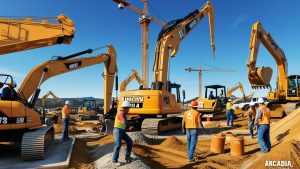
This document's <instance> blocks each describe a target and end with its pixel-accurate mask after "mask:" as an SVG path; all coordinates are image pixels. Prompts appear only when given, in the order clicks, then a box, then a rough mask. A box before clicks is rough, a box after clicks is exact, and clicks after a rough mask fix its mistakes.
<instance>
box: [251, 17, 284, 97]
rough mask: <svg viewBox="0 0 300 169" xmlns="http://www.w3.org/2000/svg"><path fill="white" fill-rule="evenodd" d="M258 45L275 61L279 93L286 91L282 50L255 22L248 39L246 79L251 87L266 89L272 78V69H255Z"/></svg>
mask: <svg viewBox="0 0 300 169" xmlns="http://www.w3.org/2000/svg"><path fill="white" fill-rule="evenodd" d="M260 43H262V44H263V45H264V46H265V48H266V49H267V50H268V51H269V52H270V54H271V55H272V56H273V58H274V59H275V61H276V64H277V68H278V72H279V83H280V84H279V85H278V87H280V89H279V90H280V91H286V87H287V84H286V77H287V73H288V72H287V59H286V56H285V54H284V52H283V50H282V49H280V47H279V45H278V44H277V43H276V42H275V40H274V39H273V38H272V36H271V34H270V33H268V32H267V31H265V30H264V29H263V27H262V24H261V23H260V22H256V23H254V24H253V26H252V32H251V39H250V58H249V61H248V62H247V66H248V68H249V70H248V79H249V81H250V84H251V85H252V87H254V88H256V87H268V86H270V80H271V77H272V72H273V71H272V69H271V68H270V67H256V62H257V55H258V50H259V46H260Z"/></svg>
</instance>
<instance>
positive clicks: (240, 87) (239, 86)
mask: <svg viewBox="0 0 300 169" xmlns="http://www.w3.org/2000/svg"><path fill="white" fill-rule="evenodd" d="M237 89H240V90H241V92H242V95H243V98H245V97H246V94H245V91H244V87H243V85H242V83H241V82H238V83H237V84H236V85H234V86H233V87H232V88H230V89H228V90H227V97H230V96H231V95H232V93H233V92H234V91H236V90H237Z"/></svg>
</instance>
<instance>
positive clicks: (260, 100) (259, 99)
mask: <svg viewBox="0 0 300 169" xmlns="http://www.w3.org/2000/svg"><path fill="white" fill-rule="evenodd" d="M257 102H258V103H260V104H262V103H264V102H265V101H264V99H263V98H262V97H260V98H258V100H257Z"/></svg>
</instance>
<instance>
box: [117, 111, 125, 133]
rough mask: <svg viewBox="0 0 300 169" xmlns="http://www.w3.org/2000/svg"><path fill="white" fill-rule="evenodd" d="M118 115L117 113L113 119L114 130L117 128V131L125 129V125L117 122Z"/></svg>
mask: <svg viewBox="0 0 300 169" xmlns="http://www.w3.org/2000/svg"><path fill="white" fill-rule="evenodd" d="M118 114H119V113H117V115H116V118H115V124H114V128H119V129H123V130H125V129H126V124H124V123H123V122H122V121H120V120H119V116H118Z"/></svg>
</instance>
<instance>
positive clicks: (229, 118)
mask: <svg viewBox="0 0 300 169" xmlns="http://www.w3.org/2000/svg"><path fill="white" fill-rule="evenodd" d="M226 121H227V126H229V125H230V126H233V110H227V112H226Z"/></svg>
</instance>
